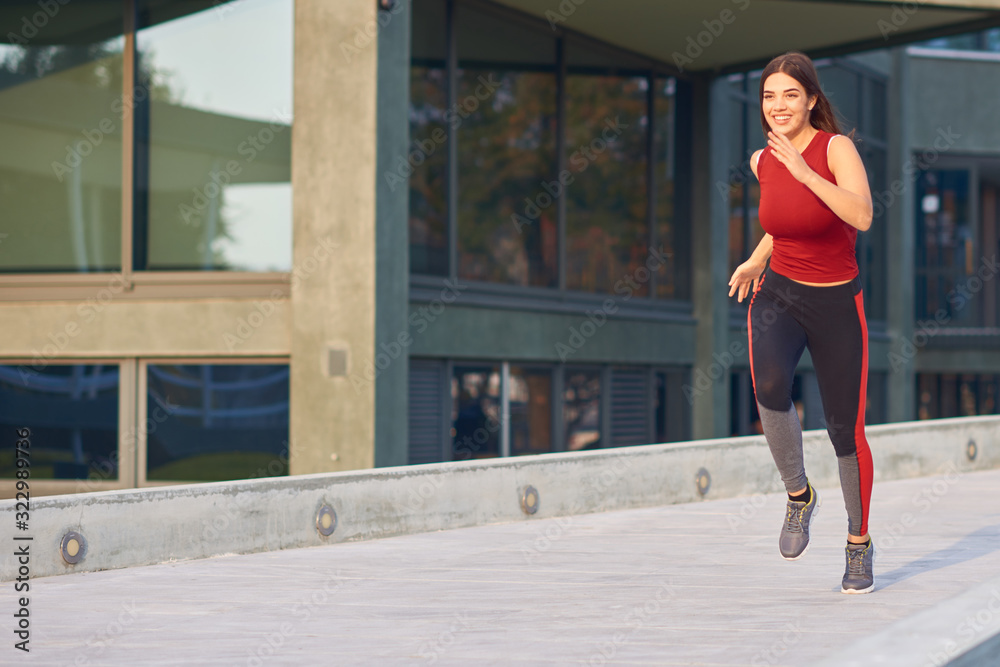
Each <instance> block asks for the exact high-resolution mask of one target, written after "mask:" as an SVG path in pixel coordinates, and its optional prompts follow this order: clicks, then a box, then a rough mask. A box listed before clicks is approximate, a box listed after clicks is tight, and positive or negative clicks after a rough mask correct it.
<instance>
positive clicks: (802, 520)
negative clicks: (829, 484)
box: [778, 483, 819, 560]
mask: <svg viewBox="0 0 1000 667" xmlns="http://www.w3.org/2000/svg"><path fill="white" fill-rule="evenodd" d="M806 488H808V489H809V491H810V493H811V496H810V498H809V502H807V503H799V502H795V501H794V500H789V501H788V506H787V507H786V508H785V523H784V525H783V526H782V527H781V536H780V537H779V538H778V550H779V551H780V552H781V557H782V558H784V559H785V560H798V559H800V558H802V556H804V555H805V553H806V551H807V550H808V549H809V521H810V520H812V518H813V516H814V515H815V514H816V509H817V508H818V507H819V494H818V493H816V489H814V488H813V486H812V484H808V483H807V484H806Z"/></svg>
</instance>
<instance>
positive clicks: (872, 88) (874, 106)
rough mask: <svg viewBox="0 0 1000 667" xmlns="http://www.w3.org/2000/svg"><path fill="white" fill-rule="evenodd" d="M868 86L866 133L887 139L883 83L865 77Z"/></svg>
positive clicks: (886, 105)
mask: <svg viewBox="0 0 1000 667" xmlns="http://www.w3.org/2000/svg"><path fill="white" fill-rule="evenodd" d="M866 85H867V86H868V114H867V116H868V121H869V122H868V124H867V126H866V127H864V128H863V129H864V131H865V133H866V134H868V135H870V136H872V137H875V138H876V139H882V140H883V141H885V140H887V139H888V138H889V137H888V136H887V131H886V128H887V127H888V122H887V120H888V119H887V118H886V115H887V112H886V109H887V108H888V104H887V102H886V89H885V84H884V83H882V82H881V81H876V80H874V79H866Z"/></svg>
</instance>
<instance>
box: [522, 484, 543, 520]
mask: <svg viewBox="0 0 1000 667" xmlns="http://www.w3.org/2000/svg"><path fill="white" fill-rule="evenodd" d="M538 502H539V497H538V489H536V488H535V487H533V486H531V485H528V486H526V487H524V491H523V492H522V493H521V509H522V510H524V513H525V514H534V513H535V512H537V511H538Z"/></svg>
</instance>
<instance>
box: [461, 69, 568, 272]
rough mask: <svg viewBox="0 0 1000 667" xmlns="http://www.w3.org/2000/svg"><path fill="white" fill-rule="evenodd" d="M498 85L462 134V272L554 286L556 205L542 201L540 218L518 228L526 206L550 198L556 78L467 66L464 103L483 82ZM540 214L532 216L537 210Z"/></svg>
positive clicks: (463, 78) (466, 122) (467, 120)
mask: <svg viewBox="0 0 1000 667" xmlns="http://www.w3.org/2000/svg"><path fill="white" fill-rule="evenodd" d="M490 78H492V80H493V81H499V82H500V85H499V86H498V87H497V89H496V91H495V92H494V93H493V94H492V96H490V97H489V98H487V99H486V100H481V101H479V102H478V104H479V105H478V108H476V109H475V110H474V111H472V110H471V109H467V111H471V113H469V115H468V117H467V118H465V119H464V120H463V121H462V124H461V126H460V127H459V130H458V138H459V139H458V140H459V145H458V160H459V164H458V173H459V177H458V179H459V188H458V209H459V210H458V244H459V267H458V270H459V274H460V275H461V276H463V277H466V278H470V279H473V280H485V281H491V282H501V283H510V284H515V285H537V286H551V285H554V284H555V280H556V271H557V267H556V261H557V250H556V248H557V245H556V235H557V231H556V230H557V222H556V210H557V207H556V205H555V203H554V202H553V201H552V198H551V196H549V199H548V202H549V203H548V205H544V204H545V201H546V200H545V199H544V198H542V199H541V203H542V204H543V205H542V206H539V209H540V211H539V212H538V215H537V218H535V216H531V219H532V224H529V225H524V226H522V227H521V228H520V229H518V227H517V226H515V225H514V224H512V223H511V217H512V216H513V215H514V214H517V215H521V216H525V215H526V213H525V211H526V208H527V207H528V202H527V201H526V199H528V200H531V201H538V200H537V198H538V197H539V195H546V196H548V195H547V193H546V191H545V190H544V189H543V188H542V183H543V181H544V182H549V181H553V180H555V179H556V177H557V174H556V154H555V129H556V126H555V120H556V105H555V76H554V75H553V74H551V73H536V72H515V71H505V72H499V73H498V72H495V71H486V70H472V69H464V70H461V71H460V74H459V94H458V99H459V100H466V99H469V96H473V97H472V99H475V97H474V94H475V92H476V90H477V88H478V87H480V82H481V79H487V80H488V79H490ZM532 212H534V211H532Z"/></svg>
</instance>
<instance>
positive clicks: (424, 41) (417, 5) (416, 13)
mask: <svg viewBox="0 0 1000 667" xmlns="http://www.w3.org/2000/svg"><path fill="white" fill-rule="evenodd" d="M446 22H447V17H446V15H445V6H444V0H413V22H412V24H411V26H410V30H411V35H412V36H411V43H410V52H411V56H412V58H413V62H414V64H419V65H423V66H429V67H443V66H444V60H445V57H446V56H447V53H448V44H447V41H446V40H447V36H446V34H445V29H446V28H447V26H446Z"/></svg>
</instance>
